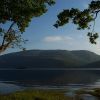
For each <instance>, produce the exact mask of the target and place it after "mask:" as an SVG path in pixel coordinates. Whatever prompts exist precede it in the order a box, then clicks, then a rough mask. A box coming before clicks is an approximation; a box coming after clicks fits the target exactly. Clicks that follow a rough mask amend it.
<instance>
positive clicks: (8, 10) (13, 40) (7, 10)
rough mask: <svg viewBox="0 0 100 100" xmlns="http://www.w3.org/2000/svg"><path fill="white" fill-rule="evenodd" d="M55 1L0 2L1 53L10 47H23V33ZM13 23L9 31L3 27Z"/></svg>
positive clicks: (14, 0) (18, 0)
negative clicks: (33, 19)
mask: <svg viewBox="0 0 100 100" xmlns="http://www.w3.org/2000/svg"><path fill="white" fill-rule="evenodd" d="M54 3H55V2H54V1H53V0H1V1H0V36H1V40H0V43H1V44H0V52H3V51H4V50H6V49H7V48H8V47H15V46H19V47H20V46H21V45H20V44H19V43H20V42H25V40H24V39H22V33H23V32H24V31H25V28H26V27H28V25H29V22H30V21H31V19H32V18H34V17H38V16H41V15H42V14H44V13H45V12H46V11H47V6H48V5H49V6H51V5H53V4H54ZM8 22H9V23H11V25H10V26H9V28H8V29H5V28H4V27H3V25H6V24H7V23H8Z"/></svg>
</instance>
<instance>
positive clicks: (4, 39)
mask: <svg viewBox="0 0 100 100" xmlns="http://www.w3.org/2000/svg"><path fill="white" fill-rule="evenodd" d="M14 24H15V22H13V23H12V24H11V25H10V27H9V29H8V31H7V32H6V34H7V33H8V32H9V31H10V30H11V29H12V27H13V25H14ZM6 34H4V37H3V41H2V45H1V47H3V46H4V42H5V38H6Z"/></svg>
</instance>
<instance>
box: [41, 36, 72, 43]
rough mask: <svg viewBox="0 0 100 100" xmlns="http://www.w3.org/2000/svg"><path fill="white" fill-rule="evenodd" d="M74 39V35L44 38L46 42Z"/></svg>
mask: <svg viewBox="0 0 100 100" xmlns="http://www.w3.org/2000/svg"><path fill="white" fill-rule="evenodd" d="M72 40H73V39H72V37H69V36H47V37H45V38H44V39H43V41H44V42H63V41H72Z"/></svg>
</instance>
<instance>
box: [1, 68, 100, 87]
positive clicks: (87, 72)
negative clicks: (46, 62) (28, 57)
mask: <svg viewBox="0 0 100 100" xmlns="http://www.w3.org/2000/svg"><path fill="white" fill-rule="evenodd" d="M99 80H100V69H99V68H96V69H95V68H91V69H90V68H88V69H86V68H82V69H80V68H78V69H75V68H71V69H65V68H62V69H57V68H55V69H46V68H45V69H9V70H8V69H0V81H9V82H10V81H11V82H12V81H13V82H19V83H20V84H21V83H23V84H26V85H27V84H29V85H64V86H65V85H69V84H81V85H87V84H97V85H99V83H100V82H99Z"/></svg>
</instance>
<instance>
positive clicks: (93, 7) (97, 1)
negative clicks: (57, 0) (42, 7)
mask: <svg viewBox="0 0 100 100" xmlns="http://www.w3.org/2000/svg"><path fill="white" fill-rule="evenodd" d="M99 12H100V0H92V1H91V3H90V4H89V6H88V8H87V9H84V10H83V11H82V10H80V9H75V8H71V9H65V10H63V11H62V12H60V13H59V14H58V16H57V17H58V20H57V21H56V23H55V24H54V26H55V27H56V28H58V27H60V26H63V25H65V24H68V23H69V22H72V23H73V24H75V25H77V26H78V27H77V29H78V30H81V29H83V30H84V29H91V28H92V31H90V32H88V34H87V36H89V40H90V42H91V43H92V44H96V41H95V40H96V39H97V38H98V37H99V35H98V33H97V32H95V31H94V26H95V20H96V18H97V16H98V14H99ZM91 22H93V23H92V24H91Z"/></svg>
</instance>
